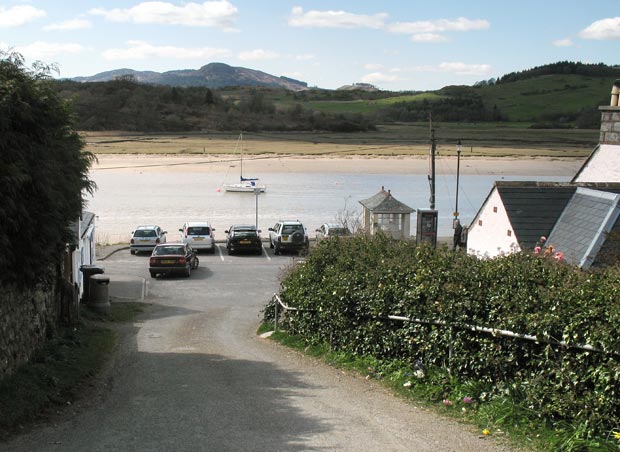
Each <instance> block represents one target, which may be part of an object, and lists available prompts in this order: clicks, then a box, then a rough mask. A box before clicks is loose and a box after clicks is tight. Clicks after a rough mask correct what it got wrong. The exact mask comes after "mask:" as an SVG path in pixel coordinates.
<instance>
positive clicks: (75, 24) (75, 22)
mask: <svg viewBox="0 0 620 452" xmlns="http://www.w3.org/2000/svg"><path fill="white" fill-rule="evenodd" d="M92 25H93V24H92V23H91V22H90V21H89V20H86V19H71V20H65V21H63V22H58V23H55V24H50V25H46V26H45V27H43V29H44V30H47V31H56V30H58V31H67V30H83V29H85V28H90V27H92Z"/></svg>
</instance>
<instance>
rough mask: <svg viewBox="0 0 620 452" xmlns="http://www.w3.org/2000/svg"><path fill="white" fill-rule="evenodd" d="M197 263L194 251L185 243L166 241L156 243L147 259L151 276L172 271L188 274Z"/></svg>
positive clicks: (195, 267)
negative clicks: (161, 243)
mask: <svg viewBox="0 0 620 452" xmlns="http://www.w3.org/2000/svg"><path fill="white" fill-rule="evenodd" d="M199 263H200V261H199V260H198V256H196V251H195V250H193V249H192V247H191V246H190V245H188V244H187V243H166V244H164V245H157V246H156V247H155V249H154V250H153V253H152V254H151V259H149V273H150V274H151V278H156V277H157V275H169V274H172V273H180V274H183V275H185V276H189V275H190V274H191V273H192V270H195V269H197V268H198V264H199Z"/></svg>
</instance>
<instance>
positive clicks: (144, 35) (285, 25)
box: [0, 0, 620, 91]
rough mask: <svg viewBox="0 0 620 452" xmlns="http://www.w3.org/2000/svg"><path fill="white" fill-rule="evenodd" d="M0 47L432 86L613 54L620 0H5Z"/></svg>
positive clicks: (153, 64)
mask: <svg viewBox="0 0 620 452" xmlns="http://www.w3.org/2000/svg"><path fill="white" fill-rule="evenodd" d="M0 49H1V50H4V51H15V52H18V53H20V54H21V55H22V56H23V57H24V58H25V59H26V62H27V64H32V63H33V62H34V61H42V62H44V63H47V64H51V63H53V64H56V65H57V67H58V70H59V73H58V74H55V76H56V77H62V78H66V77H76V76H90V75H94V74H97V73H99V72H103V71H108V70H113V69H119V68H130V69H135V70H139V71H144V70H150V71H157V72H164V71H169V70H175V69H198V68H200V67H201V66H204V65H205V64H208V63H212V62H221V63H226V64H229V65H231V66H242V67H246V68H250V69H256V70H260V71H264V72H267V73H269V74H272V75H276V76H287V77H291V78H295V79H297V80H301V81H304V82H306V83H308V85H309V86H311V87H319V88H327V89H336V88H338V87H340V86H343V85H349V84H353V83H370V84H372V85H375V86H377V87H378V88H380V89H384V90H391V91H410V90H416V91H417V90H435V89H439V88H441V87H443V86H447V85H472V84H474V83H475V82H478V81H481V80H488V79H491V78H497V77H501V76H502V75H504V74H507V73H510V72H514V71H520V70H525V69H528V68H532V67H535V66H540V65H544V64H548V63H553V62H557V61H563V60H569V61H581V62H584V63H606V64H609V65H617V64H620V61H619V59H620V58H619V55H620V52H619V51H618V50H620V0H590V1H586V0H580V1H571V0H568V1H566V0H565V1H556V0H538V1H532V0H521V1H518V2H517V1H501V0H493V1H487V0H482V1H475V0H470V1H463V0H458V1H456V0H455V1H453V0H442V1H437V0H435V1H432V0H431V1H428V0H426V1H418V0H385V1H370V0H355V1H353V0H351V1H349V0H331V1H323V0H313V1H310V0H308V1H298V0H295V1H285V0H273V1H270V0H213V1H206V2H200V1H191V0H189V1H179V0H163V1H142V2H141V1H139V0H112V1H103V0H101V1H92V0H80V1H65V0H54V1H52V0H48V1H46V0H0Z"/></svg>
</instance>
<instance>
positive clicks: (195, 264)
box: [192, 258, 200, 270]
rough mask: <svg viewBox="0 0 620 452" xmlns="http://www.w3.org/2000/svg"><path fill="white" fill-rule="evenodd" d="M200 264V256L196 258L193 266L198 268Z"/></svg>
mask: <svg viewBox="0 0 620 452" xmlns="http://www.w3.org/2000/svg"><path fill="white" fill-rule="evenodd" d="M199 264H200V261H199V260H198V258H196V259H194V265H193V266H192V268H193V269H194V270H196V269H197V268H198V265H199Z"/></svg>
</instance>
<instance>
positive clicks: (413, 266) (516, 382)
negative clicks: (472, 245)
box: [280, 235, 620, 436]
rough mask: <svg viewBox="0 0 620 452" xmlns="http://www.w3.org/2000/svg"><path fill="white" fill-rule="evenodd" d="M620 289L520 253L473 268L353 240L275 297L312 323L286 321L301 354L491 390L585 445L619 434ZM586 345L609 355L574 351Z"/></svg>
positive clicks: (442, 252)
mask: <svg viewBox="0 0 620 452" xmlns="http://www.w3.org/2000/svg"><path fill="white" fill-rule="evenodd" d="M619 278H620V271H619V270H618V268H617V267H612V268H607V269H604V270H599V271H593V272H588V273H586V272H582V271H580V270H577V269H575V268H573V267H570V266H567V265H565V264H562V263H558V262H555V261H552V260H549V259H546V258H543V257H539V256H534V255H531V254H528V253H520V254H513V255H509V256H506V257H502V258H498V259H494V260H479V259H477V258H475V257H472V256H468V255H466V254H464V253H455V252H453V251H451V250H448V249H447V248H439V249H437V250H434V249H431V248H429V247H427V246H416V245H415V244H413V243H408V242H402V241H401V242H394V241H391V240H389V239H387V238H385V237H375V238H371V237H368V236H363V235H362V236H356V237H353V238H351V239H347V240H330V241H325V242H323V243H320V244H319V245H318V246H317V248H316V249H315V251H314V252H313V253H311V254H310V256H309V257H308V259H307V260H306V262H305V264H303V265H301V266H299V267H298V268H296V269H295V270H293V271H291V272H290V273H289V274H288V275H287V276H286V277H285V278H284V280H283V281H282V288H281V291H280V297H281V298H282V300H283V302H284V303H286V304H288V305H291V306H295V307H298V308H302V309H315V310H316V311H317V312H300V313H293V314H291V315H289V316H287V317H286V318H285V319H283V322H284V324H285V327H286V328H288V329H289V330H291V331H294V332H295V334H298V335H301V336H303V337H304V338H305V340H306V342H307V343H309V344H320V343H329V344H330V345H331V347H332V348H333V349H335V350H341V351H346V352H352V353H355V354H358V355H368V356H372V357H374V358H376V359H380V360H385V359H393V360H400V361H402V362H404V363H407V364H408V365H409V366H411V367H412V368H416V367H418V368H419V367H420V365H421V366H422V367H423V368H424V370H425V373H426V374H427V375H436V376H437V378H438V379H442V378H445V376H446V375H448V374H450V375H452V376H453V377H456V378H457V379H458V380H460V381H461V382H465V381H473V382H477V384H479V385H481V386H483V387H487V386H488V387H492V388H493V391H492V393H491V394H488V395H487V398H488V399H491V398H493V397H494V396H498V397H499V396H502V397H505V395H506V394H508V395H510V396H511V397H512V398H513V399H514V400H515V403H518V404H519V405H521V406H523V407H525V408H526V410H527V412H530V413H536V416H538V418H540V419H544V420H547V421H549V422H552V423H556V422H563V423H566V422H568V423H573V424H575V425H577V424H579V425H580V426H581V431H583V432H584V435H586V436H591V435H601V434H603V433H605V432H608V431H609V430H610V429H612V428H614V427H616V426H617V425H620V362H619V360H618V357H619V355H618V354H617V352H618V351H620V338H618V336H617V334H616V330H617V325H618V322H619V321H620V309H619V305H618V300H619V299H620V296H619V295H620V288H619V287H618V285H617V281H618V279H619ZM388 315H398V316H406V317H409V318H414V319H420V320H421V322H419V323H414V322H406V323H405V322H400V321H394V320H389V319H388V318H387V316H388ZM472 325H473V326H479V327H487V328H493V329H497V330H510V331H514V332H517V333H524V334H530V335H534V336H535V337H537V338H539V342H531V341H526V340H521V339H513V338H507V337H504V336H501V335H499V334H488V333H484V332H479V331H472V328H471V326H472ZM562 341H563V342H564V343H565V345H559V342H562ZM583 344H589V345H592V346H594V347H596V348H597V349H600V350H603V351H605V352H609V353H611V354H606V353H600V352H593V351H583V350H579V349H574V348H571V347H572V346H574V345H583ZM614 352H615V354H614ZM438 383H439V382H438Z"/></svg>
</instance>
